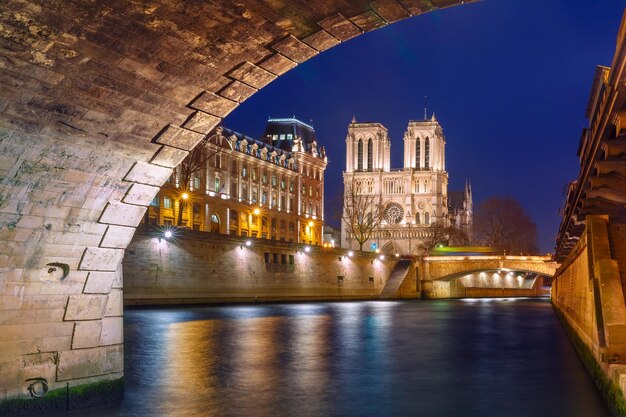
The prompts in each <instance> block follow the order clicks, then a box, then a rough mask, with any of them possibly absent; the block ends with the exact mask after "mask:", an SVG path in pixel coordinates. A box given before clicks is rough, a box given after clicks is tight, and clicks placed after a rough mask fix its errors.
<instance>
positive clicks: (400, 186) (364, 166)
mask: <svg viewBox="0 0 626 417" xmlns="http://www.w3.org/2000/svg"><path fill="white" fill-rule="evenodd" d="M445 146H446V141H445V137H444V134H443V130H442V128H441V126H440V125H439V122H438V121H437V119H436V118H435V115H434V114H433V115H432V117H431V118H430V119H427V120H419V121H409V123H408V126H407V129H406V132H405V133H404V167H402V168H391V158H390V157H391V141H390V139H389V135H388V132H387V129H386V128H385V127H384V126H383V125H382V124H380V123H357V121H356V120H355V119H353V120H352V123H350V124H349V125H348V135H347V137H346V170H345V172H344V173H343V179H344V189H349V188H352V189H355V190H359V193H362V194H369V195H376V196H378V197H379V200H378V201H380V202H382V204H384V205H385V207H384V216H383V221H382V224H381V225H380V226H379V227H377V228H376V229H375V230H374V231H373V233H372V235H371V237H370V239H369V240H368V241H367V242H366V243H365V245H364V249H365V248H367V249H371V248H380V249H381V250H385V251H387V252H390V251H394V252H396V253H400V254H414V253H416V252H417V250H418V248H419V247H420V244H422V243H423V242H424V240H425V239H426V238H427V237H428V236H429V233H431V232H432V230H431V226H432V225H433V224H442V225H445V226H448V225H451V224H454V225H456V226H458V227H459V228H460V229H462V230H464V231H465V232H466V233H467V234H469V235H471V225H472V210H473V208H472V195H471V187H470V186H469V185H467V186H466V189H465V191H463V192H461V193H463V194H462V197H461V199H460V200H459V201H457V200H458V198H457V194H455V195H454V197H455V198H454V200H449V198H448V197H449V196H448V173H447V171H446V160H445ZM344 198H347V195H346V196H345V197H344ZM344 206H345V205H344ZM344 217H345V211H344ZM341 242H342V246H343V247H345V248H355V247H358V246H356V244H355V242H354V237H352V236H351V233H350V231H349V230H348V227H347V224H346V222H345V221H342V225H341Z"/></svg>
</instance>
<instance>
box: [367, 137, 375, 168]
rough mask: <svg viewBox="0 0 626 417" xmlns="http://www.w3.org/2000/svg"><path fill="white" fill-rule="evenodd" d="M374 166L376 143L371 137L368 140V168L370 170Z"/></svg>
mask: <svg viewBox="0 0 626 417" xmlns="http://www.w3.org/2000/svg"><path fill="white" fill-rule="evenodd" d="M373 167H374V145H373V143H372V138H369V140H368V141H367V169H368V170H369V171H371V170H372V168H373Z"/></svg>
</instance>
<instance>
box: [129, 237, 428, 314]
mask: <svg viewBox="0 0 626 417" xmlns="http://www.w3.org/2000/svg"><path fill="white" fill-rule="evenodd" d="M396 264H397V260H396V258H395V257H393V256H387V257H386V258H385V259H384V260H381V259H380V258H379V255H377V254H375V253H371V252H357V251H355V252H354V254H353V255H352V256H349V253H348V251H346V250H344V249H340V248H324V247H319V246H308V245H304V244H297V243H290V242H278V241H272V240H267V239H256V238H243V237H236V236H227V235H220V234H213V233H206V232H197V231H192V230H176V231H175V233H174V235H173V236H172V237H171V238H165V237H164V236H163V233H162V231H159V230H157V229H153V228H148V227H143V228H140V229H138V230H137V232H136V233H135V236H134V237H133V240H132V242H131V243H130V245H129V246H128V249H127V250H126V253H125V257H124V261H123V270H124V302H125V304H126V305H146V304H190V303H233V302H235V303H236V302H255V301H259V302H261V301H299V300H302V301H310V300H351V299H372V298H377V297H378V295H379V294H380V293H381V291H382V289H383V288H384V286H385V284H386V283H387V280H388V279H389V276H390V274H391V271H393V268H394V267H395V265H396ZM398 297H406V298H411V297H419V293H418V292H417V283H416V281H415V274H413V275H412V276H411V277H407V280H406V282H404V283H403V286H402V288H401V291H399V293H398Z"/></svg>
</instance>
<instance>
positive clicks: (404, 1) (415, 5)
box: [398, 0, 437, 16]
mask: <svg viewBox="0 0 626 417" xmlns="http://www.w3.org/2000/svg"><path fill="white" fill-rule="evenodd" d="M398 2H399V3H400V4H401V5H402V6H403V7H404V8H405V9H407V10H408V11H409V13H411V14H412V15H413V16H417V15H420V14H422V13H426V12H429V11H431V10H435V9H436V8H437V6H435V4H434V3H432V2H425V1H423V0H398Z"/></svg>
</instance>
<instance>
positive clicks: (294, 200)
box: [146, 118, 328, 245]
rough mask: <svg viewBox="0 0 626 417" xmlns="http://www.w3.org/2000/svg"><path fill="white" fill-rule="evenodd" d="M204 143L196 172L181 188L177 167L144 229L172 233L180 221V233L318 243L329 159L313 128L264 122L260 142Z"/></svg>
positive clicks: (216, 138)
mask: <svg viewBox="0 0 626 417" xmlns="http://www.w3.org/2000/svg"><path fill="white" fill-rule="evenodd" d="M207 137H209V138H210V140H209V142H208V143H207V145H206V146H205V147H204V149H203V151H202V157H201V158H200V159H201V160H202V162H203V166H202V168H201V169H199V170H198V171H197V172H194V173H193V174H192V175H191V176H190V178H189V184H181V172H184V169H183V164H185V161H183V163H182V164H181V165H179V166H178V167H177V168H176V169H175V171H174V174H173V175H172V176H171V178H170V180H169V181H168V182H167V183H166V184H165V185H164V186H163V187H162V188H161V190H160V192H159V193H158V195H157V197H156V198H155V200H154V201H153V202H152V205H151V207H150V208H149V210H148V213H147V217H146V220H147V222H149V223H151V224H154V225H162V226H167V225H172V226H174V225H177V224H178V220H179V218H180V220H181V221H180V224H179V226H181V227H187V228H192V229H194V230H200V231H207V232H213V233H221V234H230V235H237V236H252V237H258V238H265V239H273V240H278V241H286V242H302V243H308V244H314V245H317V244H321V243H322V230H323V221H324V197H323V196H324V170H325V169H326V165H327V162H328V160H327V158H326V153H325V149H324V147H320V146H318V143H317V138H316V136H315V130H314V129H313V127H312V126H310V125H308V124H306V123H303V122H301V121H299V120H297V119H295V118H285V119H269V120H268V123H267V128H266V132H265V134H264V135H263V137H262V138H261V139H253V138H251V137H249V136H246V135H243V134H241V133H237V132H235V131H233V130H230V129H227V128H223V127H218V128H216V129H215V130H214V131H213V132H211V133H209V135H208V136H207ZM184 192H186V193H187V194H189V197H188V198H187V199H183V193H184ZM181 202H183V203H182V207H183V209H182V213H179V211H180V207H181Z"/></svg>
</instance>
